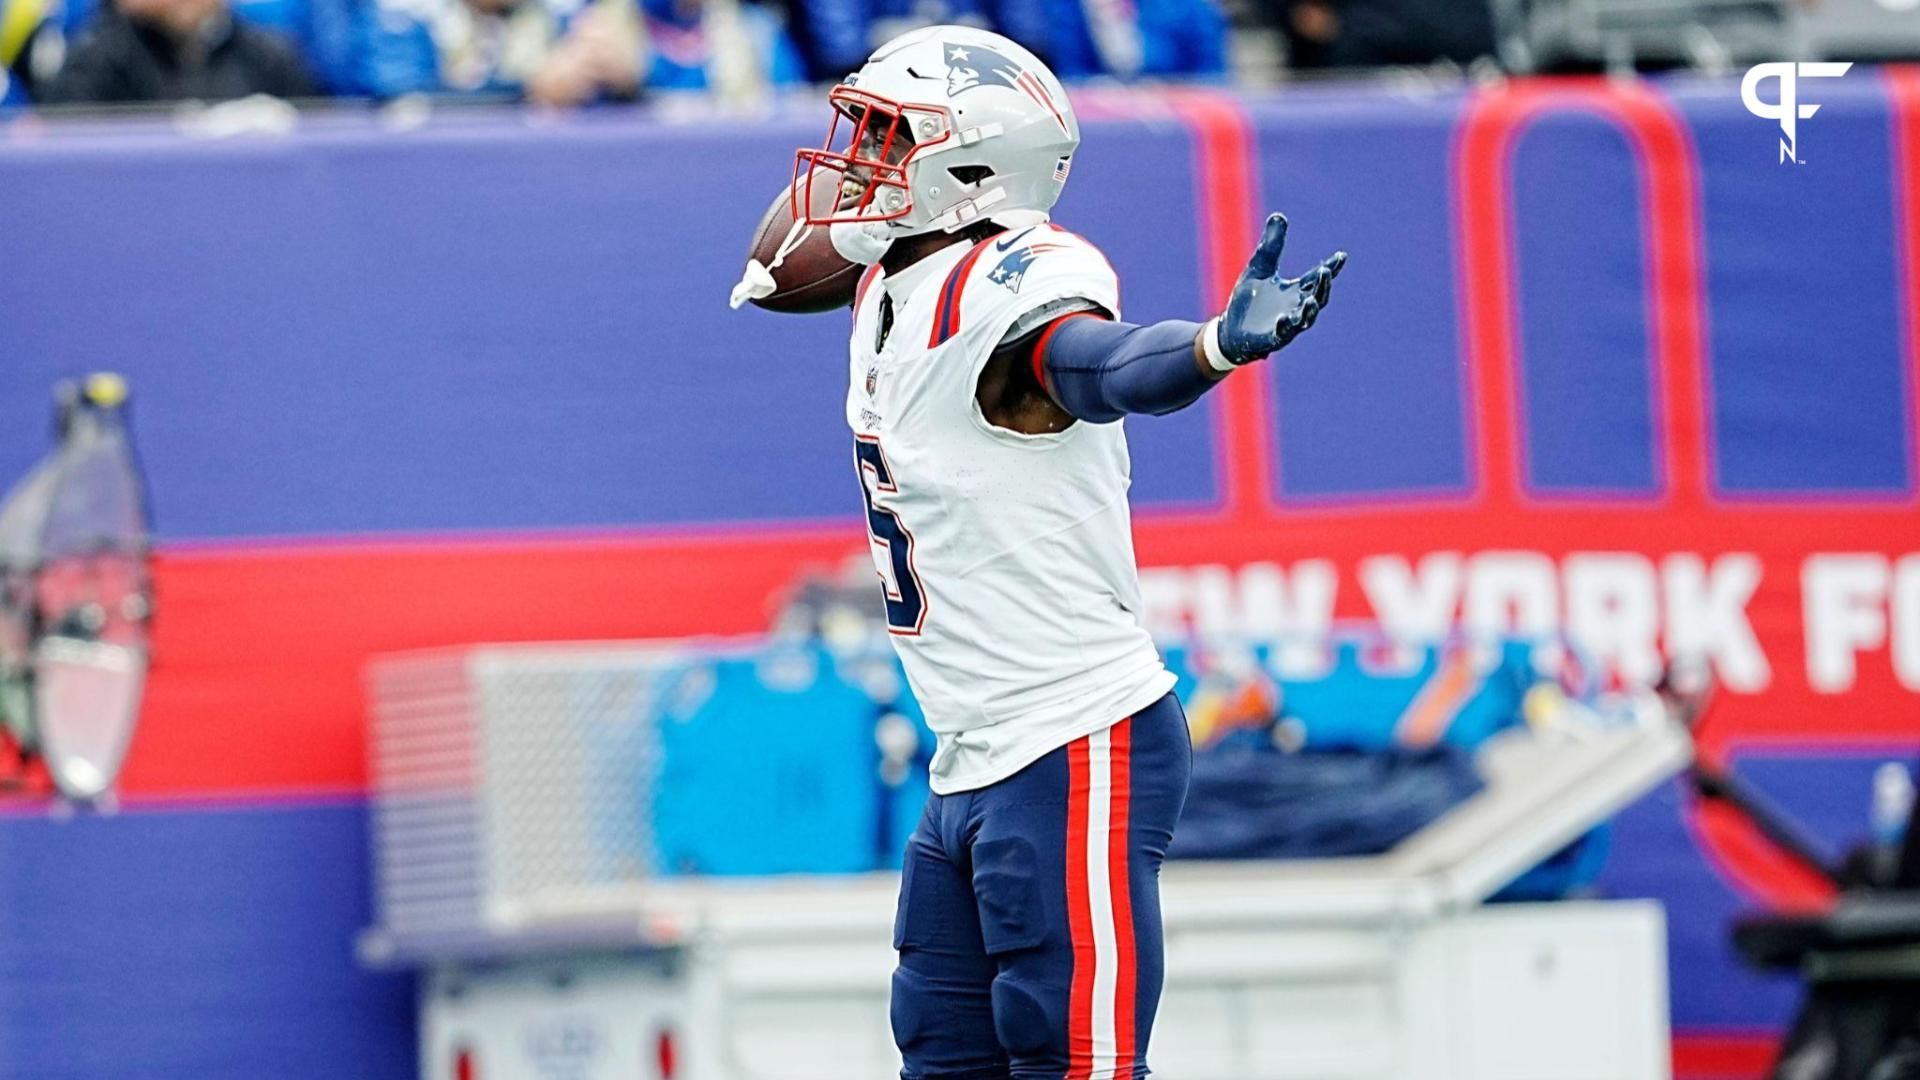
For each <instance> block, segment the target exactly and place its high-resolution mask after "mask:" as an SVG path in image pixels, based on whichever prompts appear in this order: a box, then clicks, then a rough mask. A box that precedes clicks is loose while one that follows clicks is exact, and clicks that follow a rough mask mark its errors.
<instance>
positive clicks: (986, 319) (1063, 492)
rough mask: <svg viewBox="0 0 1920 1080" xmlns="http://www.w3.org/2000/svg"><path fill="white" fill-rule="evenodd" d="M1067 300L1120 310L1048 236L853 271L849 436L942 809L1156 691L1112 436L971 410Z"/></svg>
mask: <svg viewBox="0 0 1920 1080" xmlns="http://www.w3.org/2000/svg"><path fill="white" fill-rule="evenodd" d="M876 281H877V283H876ZM883 296H886V297H890V298H891V301H892V307H893V319H892V323H891V325H890V327H889V328H888V332H887V334H886V335H885V340H884V341H881V340H880V337H881V335H880V329H881V321H882V320H881V301H882V297H883ZM1075 300H1081V301H1092V302H1093V303H1095V304H1098V305H1099V306H1100V307H1102V308H1104V309H1106V310H1107V311H1108V312H1111V313H1112V314H1113V315H1114V316H1116V317H1118V316H1119V314H1120V298H1119V285H1118V282H1117V281H1116V280H1115V278H1114V274H1113V269H1112V267H1110V266H1109V265H1108V264H1107V261H1106V258H1105V257H1104V256H1102V255H1101V254H1100V252H1099V250H1098V249H1096V248H1095V247H1094V246H1093V245H1091V244H1089V243H1087V242H1086V241H1085V240H1082V239H1081V238H1079V237H1077V236H1075V235H1073V234H1072V233H1069V232H1067V231H1065V230H1063V229H1061V228H1059V227H1058V226H1056V225H1051V224H1046V225H1037V226H1034V227H1032V228H1028V229H1023V230H1010V231H1008V232H1004V233H1002V234H1000V235H999V236H995V237H992V238H989V239H987V240H984V241H981V242H980V243H979V244H972V245H969V244H964V243H963V244H954V245H952V246H950V247H947V248H945V249H942V250H941V251H939V252H937V253H936V254H934V255H931V256H929V257H927V258H925V259H922V260H921V261H920V262H918V263H915V264H914V265H913V266H910V267H908V268H907V269H906V270H905V271H902V272H901V273H900V274H897V275H892V276H885V275H882V274H880V272H879V271H878V269H877V268H876V269H875V270H871V271H869V272H868V275H867V277H866V278H865V279H864V280H863V281H862V282H861V286H860V290H859V293H858V295H857V297H856V299H855V301H854V320H853V340H852V347H851V350H850V354H851V361H852V363H851V375H852V379H851V386H850V387H849V388H848V391H847V423H848V424H850V425H851V426H852V428H853V434H854V448H855V455H854V461H855V465H856V467H857V468H858V470H859V475H860V479H861V483H862V484H863V486H864V487H865V491H866V499H867V525H868V532H869V534H870V540H871V542H872V546H873V558H874V566H875V568H876V569H877V570H878V572H879V574H880V579H881V581H882V583H883V585H884V588H885V593H886V605H887V623H888V628H889V629H890V630H891V631H892V633H893V640H894V644H895V646H896V647H897V648H898V650H899V653H900V657H901V660H902V663H903V664H904V666H905V668H906V672H907V678H908V681H909V682H911V683H912V685H913V691H914V695H915V697H916V698H918V699H919V702H920V705H921V708H922V709H923V710H925V713H926V717H927V724H928V726H929V727H931V728H932V729H933V731H934V733H935V735H936V737H937V738H938V740H939V749H938V751H937V752H936V753H935V755H934V759H933V766H932V785H933V790H934V791H936V792H939V793H941V794H947V793H951V792H956V791H967V790H970V789H973V788H977V787H982V786H985V785H987V784H991V783H994V782H995V781H998V780H1002V779H1005V778H1006V777H1008V776H1011V775H1013V774H1014V773H1016V772H1018V771H1019V770H1021V769H1022V768H1025V767H1026V766H1027V765H1029V764H1031V763H1033V762H1034V761H1035V760H1036V759H1038V758H1040V757H1041V756H1043V755H1045V754H1046V753H1048V752H1049V751H1051V750H1054V749H1055V748H1057V747H1060V746H1063V745H1065V744H1067V743H1069V742H1071V741H1073V740H1074V739H1077V738H1080V737H1081V736H1083V735H1087V734H1090V733H1092V732H1095V731H1099V730H1102V729H1104V728H1106V727H1108V726H1110V725H1112V724H1114V723H1117V722H1119V721H1120V720H1123V719H1125V718H1126V717H1128V716H1131V715H1132V714H1133V713H1134V712H1136V711H1138V710H1140V709H1142V708H1145V707H1146V706H1148V705H1150V704H1152V703H1153V702H1155V701H1157V700H1159V698H1160V697H1161V696H1163V695H1165V694H1166V693H1167V691H1169V690H1171V689H1172V688H1173V684H1174V677H1173V675H1172V673H1170V672H1168V671H1167V669H1166V666H1165V665H1164V664H1163V663H1162V662H1161V660H1160V655H1159V653H1158V651H1156V650H1155V648H1154V645H1153V641H1152V639H1151V638H1150V637H1149V636H1148V634H1147V632H1146V630H1145V629H1144V628H1143V627H1142V626H1141V624H1140V618H1139V612H1140V581H1139V572H1138V570H1137V569H1136V568H1135V565H1134V557H1133V535H1132V530H1131V523H1130V519H1129V514H1128V508H1127V487H1128V484H1129V483H1130V476H1129V462H1128V458H1127V440H1126V435H1125V434H1124V433H1123V432H1122V430H1121V425H1120V424H1119V423H1111V424H1092V423H1088V422H1086V421H1084V420H1081V421H1077V422H1075V423H1074V424H1073V425H1071V426H1070V427H1068V428H1067V429H1066V430H1065V431H1062V432H1058V433H1056V434H1050V435H1021V434H1018V433H1016V432H1012V431H1007V430H1005V429H1002V428H997V427H994V426H993V425H991V424H989V423H988V422H987V420H986V418H985V416H983V415H982V413H981V411H980V406H979V403H978V402H977V400H976V399H975V386H976V384H977V383H978V382H979V378H980V372H981V370H982V368H984V367H985V366H986V363H987V358H988V357H989V356H990V355H991V354H992V352H993V350H994V348H995V347H996V346H998V345H999V344H1000V343H1001V342H1002V341H1003V340H1006V339H1007V337H1008V336H1009V334H1010V333H1019V332H1023V331H1024V330H1025V329H1028V328H1029V327H1030V326H1031V325H1033V324H1034V323H1035V321H1036V320H1038V319H1041V318H1044V316H1045V315H1046V313H1048V312H1050V311H1055V310H1060V309H1061V308H1062V307H1063V305H1068V306H1070V302H1072V301H1075ZM1078 306H1083V307H1084V306H1085V304H1084V303H1082V304H1079V305H1078Z"/></svg>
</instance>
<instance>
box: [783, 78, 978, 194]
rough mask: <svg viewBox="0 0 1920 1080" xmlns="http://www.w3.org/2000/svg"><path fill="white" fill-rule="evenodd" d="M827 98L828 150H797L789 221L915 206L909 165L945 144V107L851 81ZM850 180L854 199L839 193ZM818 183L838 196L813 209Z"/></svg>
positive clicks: (949, 127)
mask: <svg viewBox="0 0 1920 1080" xmlns="http://www.w3.org/2000/svg"><path fill="white" fill-rule="evenodd" d="M827 100H828V102H830V103H831V104H832V105H833V126H831V127H829V128H828V129H827V142H826V148H825V149H819V150H815V149H805V150H799V151H797V152H795V154H794V165H793V188H792V199H793V216H794V218H795V219H796V220H802V221H805V222H806V223H807V224H809V225H831V224H835V223H838V222H870V221H892V220H894V219H895V218H900V217H905V216H906V215H907V214H908V213H910V212H911V211H912V210H913V192H912V190H911V189H909V188H908V187H907V165H908V164H909V163H910V162H912V161H913V158H914V155H916V154H919V153H922V152H924V151H925V150H926V149H927V148H928V147H929V146H935V145H938V144H940V143H943V142H945V141H947V139H948V137H949V136H950V133H951V132H952V130H953V125H952V123H951V121H950V119H949V117H948V114H947V111H946V110H945V109H942V108H940V107H938V106H934V105H914V104H908V103H905V102H898V101H894V100H892V99H891V98H885V97H881V96H880V95H878V94H870V93H868V92H866V91H864V90H859V89H856V88H854V87H851V86H836V87H834V88H833V90H832V91H831V92H830V93H829V94H828V95H827ZM843 122H844V126H846V127H848V128H849V129H850V130H849V131H848V134H847V137H846V141H845V142H844V143H842V142H840V130H841V128H842V126H843ZM836 147H839V149H836ZM901 147H905V148H906V152H905V153H904V154H901V153H900V152H899V151H900V148H901ZM896 157H897V158H898V160H894V159H895V158H896ZM849 179H851V180H853V182H854V184H855V186H856V187H857V188H858V189H859V195H858V196H857V197H852V198H849V196H848V195H846V194H841V193H844V192H846V191H847V187H846V181H847V180H849ZM815 184H831V185H833V189H834V191H835V192H836V194H837V195H839V197H837V198H836V199H835V200H834V201H833V202H832V203H831V204H829V205H830V206H831V207H832V209H829V210H827V211H824V212H821V213H815V212H814V211H813V209H812V208H813V207H814V206H816V205H818V204H817V203H815V202H814V199H813V195H814V185H815Z"/></svg>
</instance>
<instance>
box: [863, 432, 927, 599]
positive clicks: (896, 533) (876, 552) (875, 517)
mask: <svg viewBox="0 0 1920 1080" xmlns="http://www.w3.org/2000/svg"><path fill="white" fill-rule="evenodd" d="M853 463H854V466H855V467H856V468H857V469H859V470H860V493H861V494H862V495H864V496H865V497H866V500H867V535H868V539H869V540H870V541H871V543H872V546H873V568H874V570H875V571H877V572H878V573H879V575H880V585H881V588H882V590H883V591H884V592H885V593H886V597H887V629H888V630H889V631H891V632H893V633H895V634H918V633H919V632H920V628H921V626H923V625H925V623H926V618H927V600H926V594H925V593H924V592H923V591H922V590H921V588H920V576H919V575H918V574H916V573H914V570H913V534H912V533H910V532H908V531H907V527H906V526H905V525H902V524H901V523H900V516H899V515H898V514H895V513H894V512H893V511H891V510H882V509H881V508H879V507H877V506H875V505H874V504H873V496H874V493H875V492H890V491H899V490H900V489H899V488H898V487H895V486H894V483H893V470H891V469H889V468H887V459H886V457H885V455H883V454H881V453H880V443H879V442H878V441H876V440H874V439H871V438H867V437H865V436H858V437H856V438H855V439H854V443H853Z"/></svg>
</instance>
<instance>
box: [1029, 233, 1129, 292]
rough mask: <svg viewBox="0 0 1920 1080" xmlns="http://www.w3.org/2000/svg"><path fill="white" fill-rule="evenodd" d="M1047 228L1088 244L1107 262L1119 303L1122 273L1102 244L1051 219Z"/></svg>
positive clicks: (1088, 246)
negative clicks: (1114, 267) (1064, 227)
mask: <svg viewBox="0 0 1920 1080" xmlns="http://www.w3.org/2000/svg"><path fill="white" fill-rule="evenodd" d="M1047 228H1049V229H1052V230H1053V231H1054V232H1057V233H1059V234H1060V235H1062V236H1068V237H1072V238H1073V239H1075V240H1078V241H1080V242H1081V243H1083V244H1085V245H1087V250H1088V251H1091V252H1093V253H1094V254H1095V255H1096V256H1098V257H1099V259H1100V261H1101V262H1102V263H1104V264H1106V267H1107V273H1109V274H1112V275H1113V302H1114V303H1115V304H1118V303H1119V302H1120V275H1119V274H1118V273H1115V272H1114V269H1113V260H1111V259H1109V258H1107V253H1106V252H1104V251H1101V250H1100V245H1098V244H1096V243H1094V242H1093V241H1091V240H1089V239H1087V238H1086V237H1084V236H1081V235H1080V234H1079V233H1077V232H1074V231H1072V230H1071V229H1063V228H1061V227H1060V226H1059V225H1057V224H1055V223H1053V222H1051V221H1049V222H1047ZM1114 314H1115V315H1118V314H1119V312H1117V311H1116V312H1114Z"/></svg>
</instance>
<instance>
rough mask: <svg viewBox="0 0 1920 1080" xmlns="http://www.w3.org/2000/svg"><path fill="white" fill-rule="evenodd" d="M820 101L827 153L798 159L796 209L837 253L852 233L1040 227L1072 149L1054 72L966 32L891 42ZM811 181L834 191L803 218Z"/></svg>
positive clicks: (1075, 136)
mask: <svg viewBox="0 0 1920 1080" xmlns="http://www.w3.org/2000/svg"><path fill="white" fill-rule="evenodd" d="M828 100H829V101H830V102H832V104H833V108H834V118H833V126H832V127H831V128H830V129H828V132H827V144H826V148H825V149H821V150H801V151H800V152H799V153H798V155H797V157H796V161H795V164H794V191H793V207H794V214H795V217H796V218H799V217H804V218H805V220H806V221H807V222H808V223H810V224H814V225H836V229H835V233H836V246H840V245H839V242H838V241H839V236H838V234H839V232H840V231H841V229H842V228H846V227H850V226H851V227H858V228H859V230H860V231H861V232H864V233H865V234H867V235H868V236H869V237H871V238H872V239H873V240H875V241H878V242H879V243H880V244H881V246H882V247H884V245H885V244H888V243H891V241H892V240H893V239H895V238H898V237H902V236H914V235H918V234H921V233H929V232H935V231H944V232H953V231H955V230H958V229H962V228H965V227H966V226H968V225H971V224H973V223H975V222H977V221H981V220H985V219H989V218H1000V219H1002V223H1003V224H1006V223H1007V220H1006V219H1009V218H1011V219H1014V220H1016V221H1017V220H1020V219H1021V218H1022V217H1030V218H1032V219H1035V220H1038V219H1039V218H1041V217H1043V216H1044V215H1045V214H1046V212H1047V211H1048V210H1051V209H1052V208H1053V204H1054V203H1055V201H1057V200H1058V199H1059V198H1060V189H1061V188H1062V187H1063V186H1065V184H1066V181H1067V171H1068V169H1069V168H1070V167H1071V165H1072V162H1073V152H1074V151H1075V150H1076V149H1078V148H1079V146H1080V123H1079V121H1078V120H1076V119H1074V115H1073V106H1072V104H1071V103H1069V102H1068V101H1067V94H1066V91H1065V90H1064V89H1063V88H1062V87H1061V85H1060V80H1058V79H1056V78H1054V76H1053V72H1051V71H1048V70H1047V66H1046V65H1045V64H1043V63H1041V62H1040V59H1039V58H1038V57H1036V56H1034V55H1033V54H1032V53H1030V52H1028V51H1027V50H1026V49H1024V48H1022V47H1021V46H1020V45H1018V44H1016V43H1015V42H1013V41H1011V40H1009V39H1007V38H1004V37H1001V36H1000V35H999V34H993V33H988V32H987V31H985V30H976V29H974V28H973V27H969V26H930V27H927V28H925V29H921V30H915V31H912V32H911V33H907V34H902V35H901V36H899V37H897V38H894V39H893V40H892V41H889V42H887V43H886V44H885V45H882V46H880V48H879V49H877V50H875V51H874V54H873V55H872V56H871V57H869V58H868V59H867V62H866V65H865V66H864V67H862V68H861V69H860V70H859V71H857V72H855V73H854V74H852V75H850V76H848V77H847V79H846V81H845V82H843V83H841V84H840V85H839V86H836V87H834V88H833V90H832V91H831V93H829V95H828ZM842 121H846V124H843V123H842ZM849 124H850V125H851V128H852V131H851V133H850V134H849V135H848V136H847V137H845V138H844V140H843V139H841V137H840V131H841V129H842V128H843V127H846V126H847V125H849ZM903 146H904V147H905V150H904V152H902V150H901V148H902V147H903ZM849 181H851V182H849ZM816 183H828V184H832V185H834V186H835V187H836V188H837V189H839V191H840V193H841V197H840V198H839V199H838V200H836V202H837V205H836V206H835V208H834V209H832V210H830V211H827V212H826V213H824V214H815V213H811V212H810V208H811V207H813V206H815V205H818V204H816V203H814V201H813V198H812V195H813V185H814V184H816ZM861 261H870V260H866V259H862V260H861Z"/></svg>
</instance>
